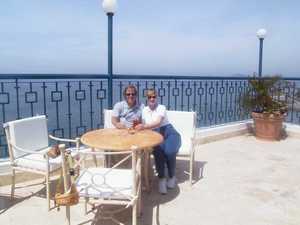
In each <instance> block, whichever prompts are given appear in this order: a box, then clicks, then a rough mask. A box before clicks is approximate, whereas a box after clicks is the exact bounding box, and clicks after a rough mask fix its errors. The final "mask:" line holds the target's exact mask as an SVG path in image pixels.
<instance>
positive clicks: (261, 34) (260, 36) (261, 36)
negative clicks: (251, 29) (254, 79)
mask: <svg viewBox="0 0 300 225" xmlns="http://www.w3.org/2000/svg"><path fill="white" fill-rule="evenodd" d="M266 34H267V31H266V29H259V30H258V31H257V32H256V36H257V37H258V39H259V64H258V76H259V77H261V73H262V57H263V42H264V38H265V37H266Z"/></svg>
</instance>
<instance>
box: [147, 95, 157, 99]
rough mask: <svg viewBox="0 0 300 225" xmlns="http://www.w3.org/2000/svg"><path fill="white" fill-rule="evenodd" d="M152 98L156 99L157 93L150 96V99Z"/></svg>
mask: <svg viewBox="0 0 300 225" xmlns="http://www.w3.org/2000/svg"><path fill="white" fill-rule="evenodd" d="M151 98H154V99H156V96H155V95H152V96H148V99H151Z"/></svg>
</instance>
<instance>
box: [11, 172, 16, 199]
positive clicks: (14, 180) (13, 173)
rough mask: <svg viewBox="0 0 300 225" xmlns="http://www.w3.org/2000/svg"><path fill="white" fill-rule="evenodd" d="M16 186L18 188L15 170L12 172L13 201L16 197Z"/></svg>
mask: <svg viewBox="0 0 300 225" xmlns="http://www.w3.org/2000/svg"><path fill="white" fill-rule="evenodd" d="M15 186H16V171H15V170H14V169H12V171H11V192H10V197H11V199H13V198H14V196H15Z"/></svg>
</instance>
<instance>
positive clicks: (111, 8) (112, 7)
mask: <svg viewBox="0 0 300 225" xmlns="http://www.w3.org/2000/svg"><path fill="white" fill-rule="evenodd" d="M102 7H103V10H104V12H105V13H106V15H107V18H108V20H107V21H108V48H107V56H108V58H107V71H108V108H109V109H112V100H113V90H112V89H113V15H114V13H115V12H116V9H117V0H103V2H102Z"/></svg>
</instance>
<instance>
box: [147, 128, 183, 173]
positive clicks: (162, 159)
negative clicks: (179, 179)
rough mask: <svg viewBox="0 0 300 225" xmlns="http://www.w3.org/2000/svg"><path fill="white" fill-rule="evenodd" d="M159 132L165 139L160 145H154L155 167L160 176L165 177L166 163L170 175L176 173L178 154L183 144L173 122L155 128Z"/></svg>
mask: <svg viewBox="0 0 300 225" xmlns="http://www.w3.org/2000/svg"><path fill="white" fill-rule="evenodd" d="M154 131H157V132H159V133H160V134H161V135H162V136H163V137H164V141H163V143H161V144H160V145H158V146H156V147H154V151H153V155H154V160H155V167H156V171H157V173H158V177H159V178H164V177H165V176H166V175H167V174H165V165H166V166H167V168H168V175H169V177H173V176H174V175H175V167H176V154H177V152H178V150H179V148H180V146H181V137H180V134H179V133H178V132H177V131H176V130H175V129H174V127H173V126H172V125H171V124H167V125H165V126H163V127H159V128H156V129H154Z"/></svg>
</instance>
